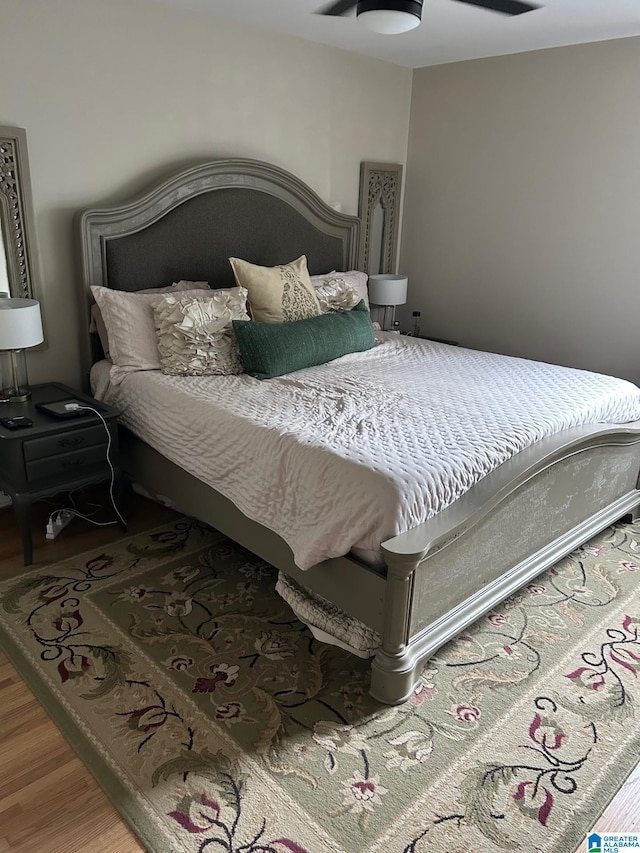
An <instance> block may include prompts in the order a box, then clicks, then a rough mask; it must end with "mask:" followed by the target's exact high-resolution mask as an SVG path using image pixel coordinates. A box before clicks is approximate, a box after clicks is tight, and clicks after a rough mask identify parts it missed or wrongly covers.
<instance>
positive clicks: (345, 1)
mask: <svg viewBox="0 0 640 853" xmlns="http://www.w3.org/2000/svg"><path fill="white" fill-rule="evenodd" d="M356 6H357V0H335V3H330V4H329V6H325V7H324V8H322V9H318V11H317V12H316V15H347V14H348V13H349V12H350V11H351V10H352V9H355V8H356Z"/></svg>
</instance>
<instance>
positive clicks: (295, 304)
mask: <svg viewBox="0 0 640 853" xmlns="http://www.w3.org/2000/svg"><path fill="white" fill-rule="evenodd" d="M229 262H230V263H231V266H232V267H233V274H234V275H235V277H236V282H237V283H238V285H239V286H240V287H246V289H247V290H248V291H249V309H250V311H251V316H252V318H253V319H254V320H258V321H259V322H261V323H283V322H287V321H290V320H306V319H307V317H317V316H318V314H321V313H322V311H321V309H320V303H319V302H318V298H317V297H316V294H315V290H314V288H313V285H312V284H311V279H310V278H309V272H308V270H307V258H306V256H305V255H302V256H301V257H299V258H298V259H297V260H295V261H291V263H289V264H278V266H275V267H260V266H258V265H257V264H250V263H249V262H248V261H243V260H241V259H240V258H229Z"/></svg>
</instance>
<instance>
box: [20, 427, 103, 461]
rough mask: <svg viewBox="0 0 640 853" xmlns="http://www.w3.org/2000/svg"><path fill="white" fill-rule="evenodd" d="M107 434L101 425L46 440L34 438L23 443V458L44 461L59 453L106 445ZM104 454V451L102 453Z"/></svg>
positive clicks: (70, 431)
mask: <svg viewBox="0 0 640 853" xmlns="http://www.w3.org/2000/svg"><path fill="white" fill-rule="evenodd" d="M106 442H107V434H106V432H105V429H104V427H103V426H102V424H98V425H97V426H90V427H85V428H84V429H73V430H67V432H63V433H60V434H58V435H50V436H47V437H46V438H34V439H32V440H31V441H25V443H24V458H25V459H26V460H27V461H30V460H31V459H44V458H46V457H47V456H54V455H55V454H59V453H70V452H72V451H74V450H81V449H82V448H85V447H92V446H95V445H96V444H106ZM103 454H104V451H103Z"/></svg>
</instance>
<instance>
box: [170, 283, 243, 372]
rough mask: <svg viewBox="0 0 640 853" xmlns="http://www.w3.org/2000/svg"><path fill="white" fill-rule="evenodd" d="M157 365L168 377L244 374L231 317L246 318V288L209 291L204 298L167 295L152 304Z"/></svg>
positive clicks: (236, 318)
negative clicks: (158, 361)
mask: <svg viewBox="0 0 640 853" xmlns="http://www.w3.org/2000/svg"><path fill="white" fill-rule="evenodd" d="M153 313H154V318H155V328H156V336H157V341H158V353H159V355H160V366H161V370H162V372H163V373H168V374H170V375H172V376H204V375H208V374H217V375H229V374H236V373H244V365H243V363H242V359H241V357H240V351H239V349H238V344H237V341H236V336H235V333H234V331H233V328H232V326H231V321H232V320H248V319H249V315H248V314H247V290H246V289H245V288H244V287H231V288H228V289H224V290H213V291H210V292H209V294H208V295H207V298H205V299H202V298H200V297H197V298H194V297H193V296H191V295H178V294H169V295H167V296H161V297H156V299H155V301H154V304H153Z"/></svg>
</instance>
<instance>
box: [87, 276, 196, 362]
mask: <svg viewBox="0 0 640 853" xmlns="http://www.w3.org/2000/svg"><path fill="white" fill-rule="evenodd" d="M208 289H209V282H208V281H185V280H184V279H182V280H181V281H174V282H173V284H169V285H167V287H147V288H145V289H144V290H137V291H136V293H175V292H177V291H183V290H208ZM89 331H90V332H97V334H98V337H99V338H100V344H101V345H102V352H103V353H104V357H105V358H110V357H111V356H110V353H109V335H108V334H107V327H106V325H105V322H104V320H103V318H102V312H101V311H100V308H99V306H98V305H97V304H95V303H94V304H93V305H92V306H91V323H90V325H89Z"/></svg>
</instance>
